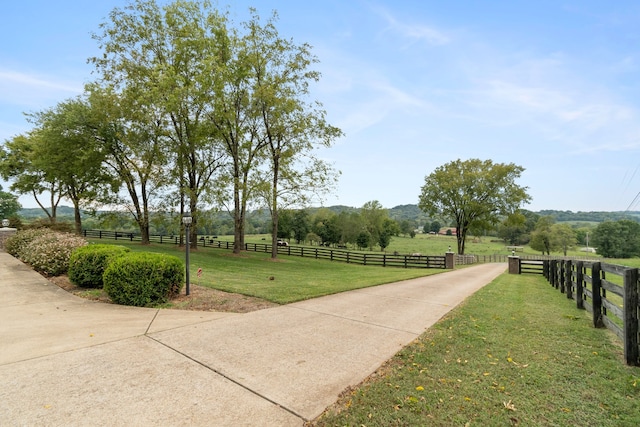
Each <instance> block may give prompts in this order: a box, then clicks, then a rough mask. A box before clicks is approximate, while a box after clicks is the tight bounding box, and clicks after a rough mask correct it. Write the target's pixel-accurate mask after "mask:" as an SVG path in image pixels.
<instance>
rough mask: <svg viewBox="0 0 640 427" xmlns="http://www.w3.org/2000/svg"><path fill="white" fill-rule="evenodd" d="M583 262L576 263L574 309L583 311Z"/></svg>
mask: <svg viewBox="0 0 640 427" xmlns="http://www.w3.org/2000/svg"><path fill="white" fill-rule="evenodd" d="M583 281H584V262H582V261H578V262H577V263H576V307H578V308H579V309H581V310H584V290H583Z"/></svg>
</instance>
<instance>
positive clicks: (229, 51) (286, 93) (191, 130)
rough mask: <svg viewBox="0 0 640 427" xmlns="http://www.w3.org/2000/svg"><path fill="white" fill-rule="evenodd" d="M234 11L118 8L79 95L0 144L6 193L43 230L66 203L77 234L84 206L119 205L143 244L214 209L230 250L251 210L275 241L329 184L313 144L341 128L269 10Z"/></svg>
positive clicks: (298, 47) (147, 5)
mask: <svg viewBox="0 0 640 427" xmlns="http://www.w3.org/2000/svg"><path fill="white" fill-rule="evenodd" d="M229 15H230V14H229V12H228V11H226V12H221V11H219V10H217V9H215V8H213V7H212V6H211V5H210V3H208V2H196V1H175V2H173V3H169V4H166V5H164V6H159V5H158V4H157V3H156V2H155V1H153V0H137V1H135V2H133V3H131V4H130V5H128V6H127V7H125V8H123V9H118V8H116V9H114V10H113V11H112V12H111V13H110V14H109V17H108V19H107V20H106V21H105V22H103V23H102V24H101V25H100V27H99V29H98V31H97V32H96V33H94V34H93V35H92V37H93V38H94V39H95V40H96V42H97V43H98V45H99V47H100V50H101V54H100V55H98V56H96V57H92V58H89V62H90V63H91V64H93V65H94V67H95V69H94V76H95V77H96V78H95V79H94V80H93V81H92V82H90V83H88V84H87V85H86V86H85V89H84V93H83V94H82V95H80V96H78V97H76V98H73V99H68V100H65V101H62V102H60V103H59V104H57V105H56V106H54V107H52V108H49V109H46V110H43V111H39V112H35V113H30V114H28V119H29V121H30V123H31V124H32V125H33V128H32V130H30V131H29V132H27V133H25V134H22V135H18V136H15V137H14V138H12V139H11V140H8V141H6V142H5V144H4V147H3V148H2V149H0V175H1V176H2V177H3V178H4V179H7V180H11V181H12V182H13V183H12V186H11V190H12V191H14V192H16V193H18V194H29V195H31V196H33V197H34V199H35V200H36V202H37V203H38V204H39V206H40V207H41V208H42V209H43V211H44V212H45V213H46V215H47V216H48V218H49V220H50V221H51V222H55V221H56V217H57V212H56V209H57V206H58V205H59V203H60V202H61V200H63V199H67V200H70V201H71V202H72V204H73V207H74V212H75V215H74V222H75V227H76V231H78V232H80V230H81V228H82V217H81V210H83V209H85V210H87V209H89V210H90V209H97V208H98V207H100V206H118V207H119V209H122V208H124V209H126V210H127V211H128V212H129V214H130V215H131V216H132V218H133V219H134V221H135V222H136V224H137V227H138V228H139V231H140V235H141V237H142V241H143V243H148V240H149V239H148V238H149V227H150V217H151V213H152V212H153V211H164V212H168V211H172V212H178V213H179V216H180V217H182V216H183V215H185V214H186V213H189V215H190V216H191V217H192V218H193V223H192V224H193V227H192V228H191V230H192V233H194V235H193V236H192V237H195V233H196V232H197V228H198V227H197V226H198V223H199V221H200V218H201V212H202V211H203V210H207V209H210V208H211V207H214V206H215V207H216V208H218V209H222V210H227V211H228V212H230V213H231V215H232V216H233V222H234V235H235V243H236V246H235V248H234V251H236V252H239V251H240V250H241V248H242V247H244V234H245V223H246V216H247V212H248V210H249V209H250V208H251V207H255V206H258V205H260V206H267V207H268V209H269V211H270V212H271V221H272V223H271V228H272V229H273V230H275V232H274V234H273V239H274V240H273V243H274V247H275V246H276V245H275V243H276V239H277V234H278V232H277V230H278V228H279V218H278V213H279V212H280V210H281V209H283V208H285V207H288V206H294V205H305V204H306V203H308V202H309V201H310V200H314V199H315V200H317V199H321V198H322V197H323V196H324V194H326V193H327V192H328V191H330V190H331V189H333V187H334V185H335V182H336V179H337V176H338V172H337V171H336V170H335V169H334V168H333V167H332V165H330V164H328V163H327V162H326V161H324V160H322V159H321V158H319V157H318V155H317V149H318V148H322V147H329V146H331V145H332V143H333V141H334V140H335V139H336V138H339V137H340V136H341V135H342V132H341V130H340V129H338V128H336V127H334V126H332V125H330V124H329V123H328V122H327V120H326V113H325V111H324V110H323V108H322V105H321V104H320V103H319V102H317V101H315V100H313V99H311V95H310V86H311V85H312V84H314V83H315V82H317V81H318V80H319V78H320V74H319V73H318V72H317V71H315V70H313V65H314V64H315V63H317V62H318V60H317V58H316V57H315V56H314V55H313V54H312V52H311V47H310V46H309V45H308V44H295V43H294V42H293V41H292V40H290V39H286V38H283V37H281V36H280V35H279V34H278V31H277V28H276V21H277V13H275V12H274V13H273V15H271V17H270V18H269V19H267V20H266V21H263V20H262V19H261V18H260V16H259V15H258V13H257V11H256V10H255V9H251V10H250V18H249V19H248V20H247V21H245V22H241V23H239V24H236V23H234V22H233V21H231V19H230V18H229ZM192 241H193V242H194V244H195V239H192ZM276 254H277V252H276V250H275V249H274V254H273V256H276Z"/></svg>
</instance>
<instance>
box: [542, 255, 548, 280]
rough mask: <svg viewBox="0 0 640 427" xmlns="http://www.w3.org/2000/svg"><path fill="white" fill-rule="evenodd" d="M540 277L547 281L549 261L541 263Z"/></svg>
mask: <svg viewBox="0 0 640 427" xmlns="http://www.w3.org/2000/svg"><path fill="white" fill-rule="evenodd" d="M542 275H543V276H544V277H545V279H547V281H549V260H548V259H545V260H544V261H542Z"/></svg>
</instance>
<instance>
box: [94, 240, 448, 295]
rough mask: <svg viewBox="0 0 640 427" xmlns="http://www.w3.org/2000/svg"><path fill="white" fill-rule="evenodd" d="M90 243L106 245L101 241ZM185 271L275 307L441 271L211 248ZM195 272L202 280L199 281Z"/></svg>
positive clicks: (135, 246) (157, 248) (161, 248)
mask: <svg viewBox="0 0 640 427" xmlns="http://www.w3.org/2000/svg"><path fill="white" fill-rule="evenodd" d="M94 241H95V242H100V243H105V240H94ZM113 243H117V244H119V245H124V246H128V247H130V248H131V249H132V250H133V251H150V252H161V253H167V254H171V255H175V256H178V257H180V258H181V259H184V248H178V247H176V246H174V245H160V244H154V245H150V246H142V245H140V244H139V243H128V242H126V241H120V240H119V241H117V242H113ZM189 267H190V268H189V274H190V276H191V277H190V278H191V282H192V283H195V284H197V285H202V286H208V287H211V288H215V289H219V290H222V291H227V292H234V293H239V294H243V295H249V296H254V297H258V298H263V299H266V300H269V301H272V302H276V303H278V304H287V303H291V302H295V301H300V300H305V299H309V298H316V297H319V296H323V295H328V294H333V293H337V292H343V291H347V290H351V289H358V288H364V287H368V286H374V285H380V284H384V283H390V282H395V281H400V280H405V279H412V278H415V277H421V276H427V275H431V274H437V273H442V272H443V271H445V270H440V269H404V268H385V267H368V266H360V265H353V264H345V263H342V262H332V261H327V260H316V259H314V258H300V257H288V256H281V257H279V258H278V259H277V260H276V261H273V260H271V258H270V254H265V253H256V252H243V253H242V254H241V255H234V254H233V253H232V252H231V251H229V250H226V249H213V248H198V250H197V251H193V250H192V251H191V253H190V263H189ZM200 268H201V269H202V275H201V277H198V275H197V272H198V269H200Z"/></svg>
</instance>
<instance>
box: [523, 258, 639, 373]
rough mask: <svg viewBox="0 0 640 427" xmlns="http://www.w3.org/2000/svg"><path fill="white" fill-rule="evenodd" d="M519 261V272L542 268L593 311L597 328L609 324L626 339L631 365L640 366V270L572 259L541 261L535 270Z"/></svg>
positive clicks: (553, 283)
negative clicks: (639, 312)
mask: <svg viewBox="0 0 640 427" xmlns="http://www.w3.org/2000/svg"><path fill="white" fill-rule="evenodd" d="M519 264H520V267H519V272H520V273H525V272H529V273H531V272H535V273H539V272H540V270H541V271H542V274H544V277H545V278H546V279H547V281H548V282H549V283H550V284H551V286H553V287H555V288H556V289H558V290H559V291H560V292H561V293H564V294H565V295H566V296H567V298H568V299H573V300H575V301H576V306H577V307H578V308H579V309H583V310H587V311H588V312H589V313H591V314H592V316H593V325H594V327H596V328H602V327H606V328H608V329H610V330H611V331H613V332H614V333H615V334H616V335H617V336H618V337H619V338H620V339H621V340H622V341H623V343H624V358H625V362H626V363H627V364H628V365H633V366H640V343H639V339H638V338H639V333H640V321H639V318H638V310H639V309H640V301H639V291H640V283H639V280H638V278H639V269H637V268H629V267H625V266H622V265H615V264H607V263H603V262H593V261H582V260H578V261H575V260H571V259H554V260H543V261H539V262H538V264H536V270H535V271H531V270H532V268H530V266H532V262H531V261H527V260H522V259H520V260H519ZM540 264H541V265H542V268H540ZM617 282H618V283H617Z"/></svg>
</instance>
